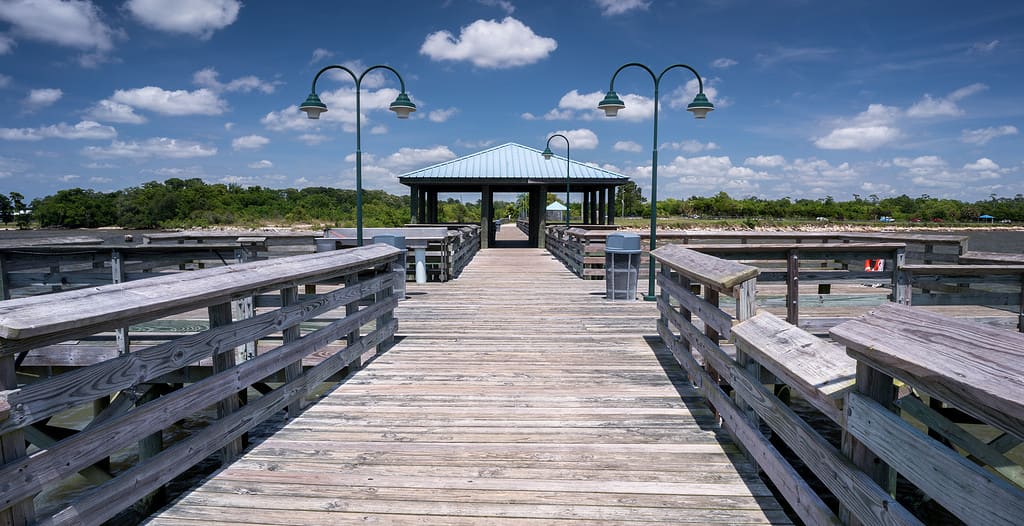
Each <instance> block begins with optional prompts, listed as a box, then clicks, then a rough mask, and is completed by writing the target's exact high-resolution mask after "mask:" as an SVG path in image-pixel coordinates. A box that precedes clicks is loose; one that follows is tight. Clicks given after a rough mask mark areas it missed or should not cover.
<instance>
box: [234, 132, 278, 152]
mask: <svg viewBox="0 0 1024 526" xmlns="http://www.w3.org/2000/svg"><path fill="white" fill-rule="evenodd" d="M268 144H270V139H268V138H266V137H263V136H262V135H246V136H244V137H237V138H236V139H234V140H233V141H231V148H233V149H235V150H259V149H260V148H262V147H264V146H266V145H268Z"/></svg>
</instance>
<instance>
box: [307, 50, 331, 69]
mask: <svg viewBox="0 0 1024 526" xmlns="http://www.w3.org/2000/svg"><path fill="white" fill-rule="evenodd" d="M333 56H334V53H333V52H331V51H328V50H326V49H324V48H322V47H318V48H316V49H314V50H313V56H312V57H310V59H309V63H310V64H314V65H315V64H319V63H320V62H323V61H324V60H326V59H329V58H331V57H333Z"/></svg>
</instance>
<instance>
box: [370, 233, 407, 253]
mask: <svg viewBox="0 0 1024 526" xmlns="http://www.w3.org/2000/svg"><path fill="white" fill-rule="evenodd" d="M373 242H374V243H384V244H385V245H391V246H393V247H395V248H400V249H402V250H405V236H401V235H398V234H377V235H375V236H373Z"/></svg>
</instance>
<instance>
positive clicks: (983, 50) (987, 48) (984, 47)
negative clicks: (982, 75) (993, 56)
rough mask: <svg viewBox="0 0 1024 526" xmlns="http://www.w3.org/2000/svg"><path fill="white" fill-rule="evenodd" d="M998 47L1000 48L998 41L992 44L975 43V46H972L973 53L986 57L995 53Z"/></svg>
mask: <svg viewBox="0 0 1024 526" xmlns="http://www.w3.org/2000/svg"><path fill="white" fill-rule="evenodd" d="M997 46H999V41H998V40H993V41H991V42H975V43H974V45H972V46H971V51H972V52H974V53H979V54H983V55H985V54H988V53H991V52H993V51H995V49H996V47H997Z"/></svg>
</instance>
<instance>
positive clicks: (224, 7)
mask: <svg viewBox="0 0 1024 526" xmlns="http://www.w3.org/2000/svg"><path fill="white" fill-rule="evenodd" d="M125 7H126V8H128V12H130V13H131V14H132V16H134V17H135V18H136V20H138V21H139V22H141V23H142V24H144V25H147V26H149V27H152V28H154V29H158V30H160V31H166V32H168V33H185V34H188V35H194V36H197V37H199V38H201V39H204V40H205V39H208V38H210V37H211V36H213V33H214V32H215V31H217V30H219V29H223V28H225V27H227V26H229V25H231V24H233V23H234V22H235V20H236V19H237V18H238V11H239V10H240V9H241V8H242V4H241V2H239V1H238V0H176V1H175V2H167V1H165V0H128V3H126V4H125Z"/></svg>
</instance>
